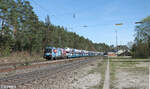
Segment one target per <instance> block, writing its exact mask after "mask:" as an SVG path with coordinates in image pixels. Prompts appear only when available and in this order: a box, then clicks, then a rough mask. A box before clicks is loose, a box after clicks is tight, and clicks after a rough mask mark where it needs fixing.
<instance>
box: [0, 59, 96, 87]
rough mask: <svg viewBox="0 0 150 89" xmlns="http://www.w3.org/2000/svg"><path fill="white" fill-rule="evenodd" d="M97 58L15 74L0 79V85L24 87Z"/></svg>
mask: <svg viewBox="0 0 150 89" xmlns="http://www.w3.org/2000/svg"><path fill="white" fill-rule="evenodd" d="M96 59H97V58H87V59H85V60H76V61H71V62H67V63H62V64H59V65H57V66H47V67H46V68H45V69H41V70H36V71H32V72H28V73H23V74H17V75H14V76H9V77H5V78H0V85H13V86H18V85H24V84H28V83H31V82H32V81H35V80H38V79H42V78H45V77H47V76H51V75H54V74H56V73H58V72H61V71H70V70H74V69H77V68H79V67H80V66H82V65H83V64H86V63H89V62H91V61H94V60H96Z"/></svg>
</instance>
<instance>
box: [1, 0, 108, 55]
mask: <svg viewBox="0 0 150 89" xmlns="http://www.w3.org/2000/svg"><path fill="white" fill-rule="evenodd" d="M46 46H53V47H62V48H64V47H70V48H76V49H84V50H93V51H103V52H106V51H108V50H109V46H108V45H107V44H105V43H93V42H92V41H91V40H89V39H87V38H84V37H83V36H79V35H78V34H76V33H74V32H69V31H67V28H64V27H62V26H55V25H53V24H52V23H51V21H50V17H49V16H47V17H46V18H45V21H40V20H39V19H38V16H37V15H36V14H35V12H34V11H33V7H32V6H31V5H30V2H29V1H26V0H0V56H7V55H9V54H10V53H12V52H18V51H19V52H21V51H27V52H28V53H30V54H31V55H32V53H33V52H34V53H41V52H42V50H43V49H44V48H45V47H46Z"/></svg>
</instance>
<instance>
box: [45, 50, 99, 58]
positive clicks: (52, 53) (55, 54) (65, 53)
mask: <svg viewBox="0 0 150 89" xmlns="http://www.w3.org/2000/svg"><path fill="white" fill-rule="evenodd" d="M98 55H101V52H94V51H86V50H79V49H72V48H55V47H46V48H45V49H44V58H45V59H47V60H56V59H61V58H78V57H88V56H98Z"/></svg>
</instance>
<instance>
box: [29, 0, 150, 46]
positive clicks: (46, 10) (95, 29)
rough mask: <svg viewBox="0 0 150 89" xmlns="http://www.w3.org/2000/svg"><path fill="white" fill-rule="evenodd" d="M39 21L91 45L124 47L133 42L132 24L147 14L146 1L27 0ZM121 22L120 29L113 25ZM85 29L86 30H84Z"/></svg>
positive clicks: (148, 11) (149, 7)
mask: <svg viewBox="0 0 150 89" xmlns="http://www.w3.org/2000/svg"><path fill="white" fill-rule="evenodd" d="M29 1H30V3H31V5H32V6H33V10H34V11H35V13H36V14H37V16H38V17H39V19H40V20H41V21H44V20H45V17H46V16H47V15H49V16H50V19H51V23H52V24H54V25H60V26H63V27H65V28H68V31H71V32H76V33H77V34H79V35H80V36H84V37H85V38H88V39H90V40H92V41H93V42H95V43H106V44H108V45H116V34H115V30H117V33H118V34H117V36H118V45H125V44H127V43H128V42H131V41H133V40H134V34H135V31H134V29H135V26H136V25H137V24H135V22H137V21H141V20H142V19H143V18H145V17H147V16H149V15H150V5H149V4H150V0H29ZM118 23H123V25H121V26H116V25H115V24H118ZM84 26H87V27H84Z"/></svg>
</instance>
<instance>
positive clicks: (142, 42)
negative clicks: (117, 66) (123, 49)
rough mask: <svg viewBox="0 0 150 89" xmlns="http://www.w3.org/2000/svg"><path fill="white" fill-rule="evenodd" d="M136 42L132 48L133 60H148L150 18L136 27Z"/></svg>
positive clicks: (149, 53)
mask: <svg viewBox="0 0 150 89" xmlns="http://www.w3.org/2000/svg"><path fill="white" fill-rule="evenodd" d="M135 32H136V34H135V40H134V44H133V46H132V49H131V51H132V56H133V58H148V57H149V56H150V16H148V17H147V18H144V19H143V20H142V21H141V24H139V25H137V26H136V27H135Z"/></svg>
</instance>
